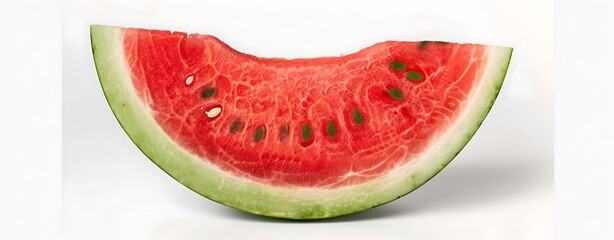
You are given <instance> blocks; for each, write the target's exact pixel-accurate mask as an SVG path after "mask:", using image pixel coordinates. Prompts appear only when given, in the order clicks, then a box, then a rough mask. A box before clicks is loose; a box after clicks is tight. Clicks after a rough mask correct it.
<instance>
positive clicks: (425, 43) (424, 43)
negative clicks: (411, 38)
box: [418, 41, 429, 50]
mask: <svg viewBox="0 0 614 240" xmlns="http://www.w3.org/2000/svg"><path fill="white" fill-rule="evenodd" d="M427 44H429V41H422V42H420V44H418V49H419V50H422V49H424V48H426V45H427Z"/></svg>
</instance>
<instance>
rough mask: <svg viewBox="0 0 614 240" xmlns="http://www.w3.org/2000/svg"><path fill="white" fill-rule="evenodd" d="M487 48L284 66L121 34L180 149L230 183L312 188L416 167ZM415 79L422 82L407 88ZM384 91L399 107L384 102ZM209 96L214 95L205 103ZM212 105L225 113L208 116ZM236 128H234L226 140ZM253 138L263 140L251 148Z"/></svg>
mask: <svg viewBox="0 0 614 240" xmlns="http://www.w3.org/2000/svg"><path fill="white" fill-rule="evenodd" d="M421 45H424V46H422V47H420V46H421ZM485 50H486V47H485V46H481V45H473V44H464V45H462V44H449V43H421V42H383V43H379V44H376V45H373V46H371V47H368V48H365V49H363V50H361V51H359V52H357V53H354V54H350V55H345V56H342V57H325V58H311V59H292V60H286V59H276V58H273V59H271V58H258V57H255V56H251V55H246V54H244V53H241V52H238V51H236V50H234V49H232V48H231V47H229V46H228V45H226V44H224V43H223V42H222V41H220V40H219V39H217V38H215V37H213V36H210V35H189V36H188V35H186V34H185V33H179V32H174V33H171V32H169V31H148V30H140V29H129V30H127V31H126V33H125V35H124V51H125V52H126V57H127V58H128V59H130V68H131V69H132V74H133V78H132V81H133V84H134V85H135V88H136V89H137V92H138V93H139V96H140V97H141V100H142V101H143V102H144V103H145V104H147V105H148V106H149V107H150V108H151V110H152V112H153V116H154V118H155V119H156V121H157V122H158V123H159V124H160V126H161V127H162V129H164V131H165V132H166V133H167V134H168V135H169V136H171V138H172V139H173V140H174V141H176V142H178V143H179V145H180V146H182V147H184V148H186V149H189V150H190V151H191V152H192V153H194V154H196V155H198V156H201V157H203V158H204V159H208V160H209V161H212V162H213V163H214V164H216V165H218V166H219V167H221V168H223V169H224V170H225V171H228V172H232V173H234V174H236V175H240V176H245V177H250V178H253V179H254V180H255V181H261V182H264V183H267V184H274V185H296V186H307V187H314V186H317V187H324V186H330V187H338V186H343V185H347V184H356V183H361V182H363V181H367V180H369V179H372V178H376V177H378V176H380V175H382V174H386V173H387V172H388V171H389V170H391V169H394V168H395V167H396V166H397V165H400V164H407V163H408V162H411V161H412V159H413V158H414V156H416V155H419V154H420V153H421V152H422V151H424V149H425V147H426V146H427V145H428V142H429V141H431V140H432V139H433V138H434V137H436V136H437V134H438V133H439V132H441V131H445V130H446V128H447V127H448V126H449V125H450V123H451V122H453V121H454V120H455V118H456V117H457V116H458V113H459V112H460V111H461V110H462V108H463V103H464V102H465V101H466V99H467V96H468V95H469V94H470V91H471V88H472V86H473V85H474V84H475V81H476V79H479V77H481V76H480V69H481V68H483V65H484V63H486V62H487V60H488V59H485V58H486V57H485ZM391 62H401V63H403V64H404V65H405V66H406V68H405V69H404V70H395V69H393V68H392V67H391V66H390V63H391ZM410 71H415V72H417V73H419V74H420V75H422V76H423V77H422V79H420V80H418V81H412V80H410V79H408V78H407V77H406V76H405V73H407V72H410ZM188 78H191V81H192V83H191V84H189V85H188V84H186V79H188ZM391 88H395V89H398V90H400V91H401V92H403V95H404V97H403V98H402V99H396V98H393V97H391V96H390V94H389V89H391ZM207 89H210V91H213V90H211V89H215V90H214V91H215V93H214V95H213V96H211V97H208V98H205V97H203V92H204V91H206V90H207ZM215 107H220V108H221V110H222V111H221V113H220V114H219V115H218V116H217V117H213V118H209V117H208V116H207V114H206V111H209V110H210V109H212V108H215ZM355 110H358V111H359V112H360V114H361V115H362V118H363V122H362V124H361V125H359V124H357V123H356V122H355V121H354V119H353V112H354V111H355ZM329 121H332V123H333V124H334V128H335V129H336V134H335V136H334V137H333V136H331V135H330V134H329V133H328V128H327V125H328V122H329ZM233 124H236V125H240V126H238V128H240V129H238V130H236V131H231V130H230V128H231V126H233ZM305 125H308V126H309V128H310V129H311V134H310V136H309V137H308V138H303V128H304V126H305ZM258 128H261V129H263V131H262V130H261V132H263V134H262V139H261V140H260V141H255V140H254V136H255V135H256V130H257V129H258ZM282 130H283V133H282ZM286 134H287V136H285V137H284V136H282V135H286Z"/></svg>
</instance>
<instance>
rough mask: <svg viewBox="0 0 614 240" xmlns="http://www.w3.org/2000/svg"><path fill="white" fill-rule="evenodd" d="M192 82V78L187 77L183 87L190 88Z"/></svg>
mask: <svg viewBox="0 0 614 240" xmlns="http://www.w3.org/2000/svg"><path fill="white" fill-rule="evenodd" d="M192 82H194V76H189V77H188V78H186V79H185V85H188V86H190V84H192Z"/></svg>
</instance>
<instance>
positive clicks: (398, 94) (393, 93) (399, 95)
mask: <svg viewBox="0 0 614 240" xmlns="http://www.w3.org/2000/svg"><path fill="white" fill-rule="evenodd" d="M388 95H390V97H392V98H394V99H396V100H401V99H403V98H404V97H405V94H403V92H402V91H401V90H399V89H396V88H389V89H388Z"/></svg>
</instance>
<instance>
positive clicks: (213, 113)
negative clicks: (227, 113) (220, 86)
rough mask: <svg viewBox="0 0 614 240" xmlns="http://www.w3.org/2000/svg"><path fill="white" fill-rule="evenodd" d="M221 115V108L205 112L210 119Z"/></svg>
mask: <svg viewBox="0 0 614 240" xmlns="http://www.w3.org/2000/svg"><path fill="white" fill-rule="evenodd" d="M220 113H222V108H221V107H214V108H212V109H209V111H206V112H205V114H207V117H209V118H214V117H217V116H218V115H220Z"/></svg>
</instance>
